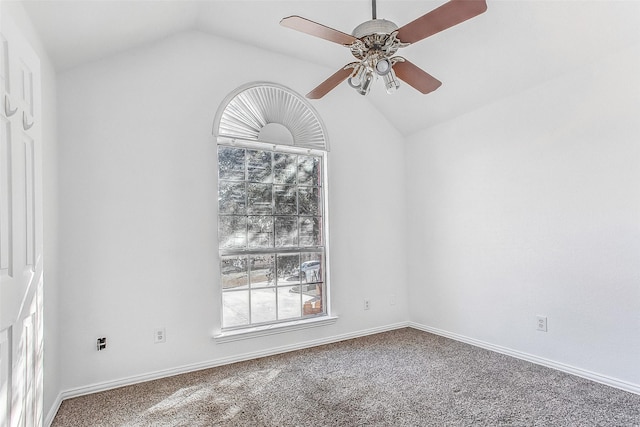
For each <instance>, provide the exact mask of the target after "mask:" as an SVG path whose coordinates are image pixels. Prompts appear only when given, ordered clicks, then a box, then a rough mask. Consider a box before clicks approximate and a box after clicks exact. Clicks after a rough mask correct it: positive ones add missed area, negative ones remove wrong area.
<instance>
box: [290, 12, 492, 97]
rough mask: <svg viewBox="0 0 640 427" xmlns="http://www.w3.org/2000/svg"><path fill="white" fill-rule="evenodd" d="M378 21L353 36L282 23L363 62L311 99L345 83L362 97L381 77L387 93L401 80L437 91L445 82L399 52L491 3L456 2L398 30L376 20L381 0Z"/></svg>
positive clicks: (299, 22) (304, 23)
mask: <svg viewBox="0 0 640 427" xmlns="http://www.w3.org/2000/svg"><path fill="white" fill-rule="evenodd" d="M371 9H372V17H373V19H371V20H370V21H365V22H363V23H362V24H360V25H358V26H357V27H356V28H355V29H354V30H353V32H352V33H351V34H346V33H343V32H341V31H338V30H334V29H333V28H329V27H327V26H324V25H322V24H318V23H317V22H313V21H310V20H308V19H306V18H302V17H300V16H289V17H287V18H284V19H282V20H281V21H280V24H281V25H283V26H285V27H287V28H291V29H294V30H297V31H300V32H303V33H306V34H310V35H312V36H316V37H320V38H322V39H325V40H329V41H332V42H334V43H338V44H341V45H343V46H346V47H348V48H349V50H351V54H352V55H353V56H354V57H355V58H356V59H357V60H358V61H357V62H352V63H350V64H347V65H345V66H344V67H343V68H342V69H340V70H338V71H337V72H336V73H335V74H333V75H332V76H331V77H329V78H328V79H327V80H325V81H324V82H322V83H321V84H320V85H319V86H317V87H316V88H315V89H313V90H312V91H311V92H309V93H308V94H307V98H311V99H318V98H322V97H323V96H324V95H326V94H327V93H329V91H331V90H332V89H334V88H335V87H336V86H338V85H339V84H340V83H341V82H343V81H344V80H345V79H346V80H347V83H348V84H349V86H351V87H352V88H354V89H355V90H356V92H358V93H359V94H361V95H367V94H368V93H369V91H370V90H371V85H372V82H373V81H374V80H376V79H377V77H382V80H383V82H384V85H385V90H386V91H387V93H390V94H391V93H394V92H395V91H396V90H398V88H399V87H400V82H399V80H402V81H404V82H405V83H407V84H409V86H412V87H413V88H414V89H417V90H418V91H420V92H421V93H423V94H427V93H429V92H433V91H434V90H436V89H437V88H438V87H440V85H442V83H441V82H440V81H439V80H438V79H436V78H435V77H433V76H431V75H429V74H428V73H426V72H425V71H423V70H422V69H420V68H419V67H417V66H416V65H414V64H412V63H411V62H409V61H407V60H406V59H405V58H403V57H401V56H394V55H395V54H396V53H397V52H398V49H400V48H403V47H406V46H409V45H410V44H411V43H415V42H417V41H419V40H422V39H424V38H427V37H429V36H431V35H433V34H436V33H439V32H440V31H443V30H446V29H447V28H450V27H452V26H454V25H457V24H459V23H461V22H463V21H466V20H467V19H470V18H473V17H474V16H477V15H479V14H481V13H483V12H484V11H486V10H487V3H486V0H450V1H449V2H447V3H445V4H443V5H442V6H440V7H438V8H436V9H434V10H432V11H431V12H429V13H427V14H425V15H423V16H421V17H419V18H418V19H416V20H414V21H412V22H410V23H408V24H407V25H405V26H403V27H401V28H398V26H397V25H396V24H394V23H393V22H391V21H388V20H386V19H376V0H372V2H371Z"/></svg>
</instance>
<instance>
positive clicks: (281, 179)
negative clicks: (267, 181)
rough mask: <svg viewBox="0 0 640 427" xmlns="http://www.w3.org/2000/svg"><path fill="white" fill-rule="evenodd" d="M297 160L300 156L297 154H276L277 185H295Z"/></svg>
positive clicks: (274, 163) (274, 173)
mask: <svg viewBox="0 0 640 427" xmlns="http://www.w3.org/2000/svg"><path fill="white" fill-rule="evenodd" d="M297 160H298V156H296V155H295V154H283V153H274V155H273V182H275V183H276V184H295V183H296V175H297V173H296V162H297Z"/></svg>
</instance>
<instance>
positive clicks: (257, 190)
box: [247, 184, 273, 215]
mask: <svg viewBox="0 0 640 427" xmlns="http://www.w3.org/2000/svg"><path fill="white" fill-rule="evenodd" d="M272 191H273V190H272V185H271V184H248V185H247V193H248V194H247V198H248V200H247V202H248V207H247V212H248V213H250V214H267V215H271V214H272V213H273V203H272V199H273V194H272Z"/></svg>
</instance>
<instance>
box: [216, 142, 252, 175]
mask: <svg viewBox="0 0 640 427" xmlns="http://www.w3.org/2000/svg"><path fill="white" fill-rule="evenodd" d="M244 157H245V150H244V148H234V147H223V146H219V147H218V177H219V179H221V180H222V179H226V180H234V181H242V180H243V179H244Z"/></svg>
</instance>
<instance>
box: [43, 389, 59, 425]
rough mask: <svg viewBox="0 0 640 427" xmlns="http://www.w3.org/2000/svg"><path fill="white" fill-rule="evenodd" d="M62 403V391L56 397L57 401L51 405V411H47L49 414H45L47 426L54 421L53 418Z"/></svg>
mask: <svg viewBox="0 0 640 427" xmlns="http://www.w3.org/2000/svg"><path fill="white" fill-rule="evenodd" d="M60 405H62V393H60V394H58V397H56V400H55V402H53V405H51V408H50V409H49V412H47V415H46V416H45V419H44V425H45V426H46V427H50V426H51V424H52V423H53V419H54V418H55V417H56V414H57V413H58V409H60Z"/></svg>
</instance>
